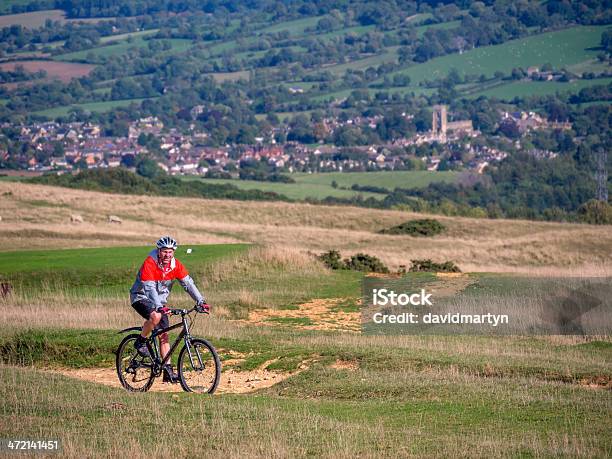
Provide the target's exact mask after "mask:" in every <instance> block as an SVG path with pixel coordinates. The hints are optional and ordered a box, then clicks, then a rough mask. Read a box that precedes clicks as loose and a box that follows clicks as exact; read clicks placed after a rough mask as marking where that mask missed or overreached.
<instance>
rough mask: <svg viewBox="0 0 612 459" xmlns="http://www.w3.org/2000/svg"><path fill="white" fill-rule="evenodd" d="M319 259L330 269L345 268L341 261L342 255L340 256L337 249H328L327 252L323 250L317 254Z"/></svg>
mask: <svg viewBox="0 0 612 459" xmlns="http://www.w3.org/2000/svg"><path fill="white" fill-rule="evenodd" d="M317 258H318V259H319V260H321V261H322V262H323V263H324V264H325V266H327V267H328V268H330V269H346V266H345V265H344V263H343V262H342V257H341V256H340V252H338V251H337V250H330V251H329V252H324V253H322V254H321V255H319V256H317Z"/></svg>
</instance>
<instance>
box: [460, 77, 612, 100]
mask: <svg viewBox="0 0 612 459" xmlns="http://www.w3.org/2000/svg"><path fill="white" fill-rule="evenodd" d="M611 82H612V78H599V79H596V80H576V81H571V82H567V83H562V82H558V81H517V82H512V83H508V84H502V85H499V86H496V87H494V88H491V89H485V90H483V91H479V92H475V93H471V94H470V95H469V97H481V96H485V97H497V98H498V99H502V100H512V99H513V98H515V97H522V96H525V95H527V94H538V95H541V96H543V95H548V94H557V93H564V92H571V93H577V92H579V91H580V90H581V89H584V88H588V87H590V86H594V85H607V84H610V83H611Z"/></svg>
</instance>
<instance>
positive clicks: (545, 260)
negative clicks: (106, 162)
mask: <svg viewBox="0 0 612 459" xmlns="http://www.w3.org/2000/svg"><path fill="white" fill-rule="evenodd" d="M72 214H79V215H81V216H82V217H83V219H84V223H83V224H76V225H75V224H71V223H70V215H72ZM108 215H118V216H119V217H121V218H122V219H123V224H121V225H113V224H110V223H108ZM0 216H2V222H1V224H0V238H2V240H4V241H5V244H6V245H7V246H8V245H10V247H13V248H14V249H16V250H17V249H26V248H27V249H49V248H53V247H57V248H63V247H100V246H110V245H113V246H116V245H121V246H126V245H127V246H129V245H132V246H138V245H140V246H142V245H144V244H148V243H150V241H153V240H156V239H157V238H159V235H160V234H165V233H172V234H175V235H176V237H177V238H178V240H179V241H181V240H184V241H189V243H191V244H217V243H252V242H256V243H258V244H266V245H273V246H277V247H285V248H291V249H299V250H302V251H312V252H315V253H319V252H322V251H324V250H330V249H338V250H340V251H341V252H342V254H343V255H345V256H347V255H350V254H353V253H356V252H358V251H360V250H364V249H365V248H367V251H368V253H370V254H372V255H376V256H378V257H380V258H381V259H382V260H383V261H384V262H385V263H386V264H387V265H389V266H390V267H391V268H393V269H397V267H398V266H399V265H406V264H409V261H410V260H411V259H426V258H431V259H432V260H434V261H439V262H441V261H446V260H452V261H454V262H455V263H457V264H458V265H459V267H460V268H461V269H462V270H465V271H491V272H513V271H520V272H529V273H534V274H538V273H540V274H547V275H556V274H559V273H582V274H584V275H594V276H596V275H601V274H602V273H612V264H611V263H610V259H609V256H608V253H609V250H608V248H609V247H610V245H612V234H611V233H610V231H609V230H608V228H607V227H605V226H592V225H579V224H562V223H548V222H535V221H521V220H487V219H471V218H458V217H445V216H441V215H436V216H434V218H436V219H437V220H439V221H440V222H441V223H442V224H444V225H445V226H446V227H447V231H446V232H444V233H443V234H440V235H439V236H436V237H435V238H433V239H431V241H430V243H424V241H423V240H421V239H419V238H414V237H410V236H392V235H385V234H380V233H379V231H380V230H382V229H385V228H390V227H392V226H395V225H398V224H400V223H402V222H405V221H407V220H410V219H414V218H423V214H417V213H412V212H406V211H400V210H375V209H366V208H355V207H347V206H338V207H334V206H319V205H309V204H302V203H282V202H241V201H223V200H207V199H191V198H180V199H179V198H163V197H148V196H126V195H118V194H112V195H109V194H104V193H96V192H85V191H80V190H73V189H66V188H54V187H47V186H40V185H30V184H26V183H13V182H11V183H9V182H2V181H0ZM161 216H163V218H162V217H161Z"/></svg>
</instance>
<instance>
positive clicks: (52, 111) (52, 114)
mask: <svg viewBox="0 0 612 459" xmlns="http://www.w3.org/2000/svg"><path fill="white" fill-rule="evenodd" d="M143 100H147V98H140V99H138V98H136V99H121V100H108V101H104V102H88V103H85V104H74V105H64V106H62V107H53V108H49V109H47V110H40V111H38V112H34V113H35V114H36V115H40V116H45V117H47V118H57V117H58V116H66V115H68V114H69V113H70V110H73V109H75V108H81V109H83V110H86V111H90V112H105V111H108V110H110V109H112V108H116V107H127V106H129V105H131V104H139V103H140V102H142V101H143Z"/></svg>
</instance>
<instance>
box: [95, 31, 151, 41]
mask: <svg viewBox="0 0 612 459" xmlns="http://www.w3.org/2000/svg"><path fill="white" fill-rule="evenodd" d="M158 31H159V29H151V30H141V31H140V32H127V33H120V34H117V35H108V36H106V37H101V38H100V43H109V42H115V41H123V40H127V39H128V38H129V37H132V38H136V37H146V36H147V35H155V34H156V33H157V32H158Z"/></svg>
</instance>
